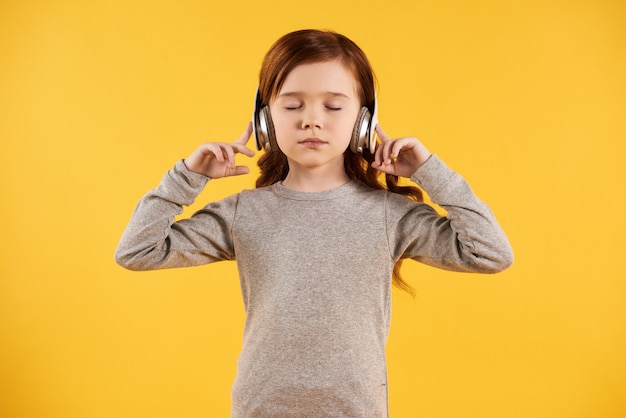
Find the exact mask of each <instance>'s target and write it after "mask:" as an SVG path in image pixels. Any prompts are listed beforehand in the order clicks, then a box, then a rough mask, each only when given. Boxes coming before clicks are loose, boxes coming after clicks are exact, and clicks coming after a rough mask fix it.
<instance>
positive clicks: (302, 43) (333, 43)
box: [256, 29, 423, 294]
mask: <svg viewBox="0 0 626 418" xmlns="http://www.w3.org/2000/svg"><path fill="white" fill-rule="evenodd" d="M333 60H339V62H341V63H342V64H343V65H344V66H345V67H346V68H347V69H348V70H350V71H351V72H352V74H353V75H354V78H355V79H356V81H357V85H358V89H359V96H360V99H361V103H362V105H363V106H367V107H368V108H369V109H370V110H372V109H373V107H374V101H375V100H376V92H375V77H374V71H373V70H372V67H371V65H370V62H369V60H368V59H367V57H366V56H365V53H364V52H363V51H362V50H361V48H359V46H358V45H356V44H355V43H354V42H353V41H352V40H350V39H349V38H347V37H345V36H344V35H341V34H339V33H336V32H332V31H321V30H314V29H306V30H299V31H295V32H291V33H288V34H286V35H284V36H282V37H281V38H280V39H278V40H277V41H276V42H275V43H274V44H273V45H272V46H271V47H270V49H269V51H268V52H267V54H266V55H265V58H264V59H263V63H262V65H261V72H260V77H259V93H260V95H261V101H262V102H263V104H264V105H268V104H269V103H270V102H271V101H272V100H273V99H274V98H275V97H276V96H277V95H278V93H279V92H280V89H281V88H282V86H283V84H284V82H285V79H286V78H287V75H289V73H290V72H291V71H292V70H293V69H294V68H295V67H297V66H298V65H301V64H309V63H314V62H325V61H333ZM372 161H374V155H373V154H370V153H367V152H365V153H363V154H355V153H353V152H351V151H350V150H349V149H348V150H346V152H345V154H344V167H345V170H346V174H347V175H348V177H350V178H351V179H356V180H359V181H360V182H362V183H364V184H366V185H368V186H369V187H371V188H373V189H379V190H382V189H387V190H389V191H390V192H393V193H399V194H402V195H404V196H407V197H408V198H411V199H414V200H416V201H420V202H421V201H422V200H423V197H422V192H421V190H420V189H419V188H417V187H413V186H400V185H399V184H398V177H397V176H392V175H390V174H385V181H384V183H383V182H382V181H381V177H382V176H381V172H380V171H378V170H376V169H374V168H372V166H371V163H372ZM258 165H259V168H260V170H261V174H260V176H259V178H258V179H257V181H256V187H265V186H269V185H272V184H274V183H276V182H278V181H282V180H284V179H285V178H286V177H287V173H288V172H289V164H288V162H287V157H286V156H285V154H283V152H282V151H281V150H280V149H279V150H275V151H272V152H266V153H264V154H263V155H262V156H261V157H260V158H259V162H258ZM401 263H402V262H401V261H398V262H397V263H396V265H395V266H394V269H393V283H394V285H396V286H397V287H399V288H401V289H404V290H406V291H407V292H409V293H411V294H414V293H415V292H414V290H413V288H412V287H411V286H410V285H409V284H408V283H406V282H405V281H404V280H403V279H402V277H401V276H400V265H401Z"/></svg>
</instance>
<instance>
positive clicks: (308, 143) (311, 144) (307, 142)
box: [298, 138, 327, 148]
mask: <svg viewBox="0 0 626 418" xmlns="http://www.w3.org/2000/svg"><path fill="white" fill-rule="evenodd" d="M298 144H300V145H304V146H305V147H307V148H320V147H322V146H324V145H326V144H327V142H326V141H323V140H321V139H319V138H306V139H303V140H302V141H299V142H298Z"/></svg>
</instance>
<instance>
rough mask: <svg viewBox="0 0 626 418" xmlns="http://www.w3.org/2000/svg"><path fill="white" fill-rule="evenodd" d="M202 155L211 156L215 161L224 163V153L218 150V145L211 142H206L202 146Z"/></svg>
mask: <svg viewBox="0 0 626 418" xmlns="http://www.w3.org/2000/svg"><path fill="white" fill-rule="evenodd" d="M202 145H203V146H202V153H203V154H212V155H213V156H214V157H215V159H216V160H217V161H219V162H220V163H222V162H224V153H223V151H222V149H221V148H220V145H219V144H217V143H213V142H206V143H204V144H202Z"/></svg>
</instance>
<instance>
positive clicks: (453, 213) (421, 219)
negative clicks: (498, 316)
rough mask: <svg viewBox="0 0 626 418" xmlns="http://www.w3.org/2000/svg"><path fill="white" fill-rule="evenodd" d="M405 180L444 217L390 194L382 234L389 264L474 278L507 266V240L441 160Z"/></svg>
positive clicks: (509, 251)
mask: <svg viewBox="0 0 626 418" xmlns="http://www.w3.org/2000/svg"><path fill="white" fill-rule="evenodd" d="M411 180H412V181H413V182H415V183H416V184H418V185H419V186H420V187H422V188H423V189H424V190H425V191H426V193H428V195H429V196H430V198H431V200H432V201H433V202H434V203H436V204H437V205H439V206H441V207H442V208H444V209H445V210H446V211H447V215H446V216H441V215H439V214H438V213H437V212H436V211H435V210H434V209H433V208H432V207H430V206H429V205H426V204H424V203H416V202H413V201H410V200H409V199H406V198H403V197H402V196H399V197H400V198H401V199H399V198H397V197H395V196H391V195H390V200H389V201H388V203H387V228H388V229H387V230H388V234H389V242H390V247H391V252H392V257H393V258H394V259H396V260H398V259H400V258H412V259H414V260H417V261H420V262H423V263H425V264H429V265H432V266H435V267H439V268H443V269H447V270H454V271H466V272H479V273H496V272H499V271H502V270H505V269H506V268H508V267H509V266H510V265H511V264H512V263H513V251H512V249H511V246H510V244H509V241H508V239H507V237H506V235H505V234H504V232H503V231H502V229H501V228H500V225H499V224H498V222H497V221H496V219H495V217H494V215H493V213H492V212H491V210H490V209H489V207H488V206H487V205H486V204H485V203H483V202H482V201H481V200H479V199H478V197H476V195H475V194H474V193H473V191H472V190H471V188H470V186H469V184H468V183H467V182H466V181H465V180H464V179H463V178H462V177H461V176H460V175H459V174H457V173H455V172H454V171H452V170H451V169H450V168H448V166H447V165H446V164H445V163H444V162H443V161H442V160H441V159H439V158H438V157H437V156H436V155H432V156H431V157H430V158H429V159H428V160H427V161H426V162H425V163H424V164H423V165H422V166H421V167H420V168H419V169H418V170H417V171H416V172H415V173H414V174H413V176H412V177H411Z"/></svg>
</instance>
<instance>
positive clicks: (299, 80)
mask: <svg viewBox="0 0 626 418" xmlns="http://www.w3.org/2000/svg"><path fill="white" fill-rule="evenodd" d="M328 92H332V93H341V94H344V95H347V96H350V97H353V96H356V95H357V92H358V83H357V81H356V78H355V77H354V74H353V72H352V71H351V70H350V69H348V68H346V67H345V66H344V65H343V64H342V63H341V62H339V61H338V60H335V61H323V62H313V63H307V64H300V65H298V66H296V67H295V68H294V69H293V70H291V72H290V73H289V74H288V75H287V77H286V78H285V82H284V83H283V85H282V87H281V89H280V91H279V92H278V95H282V94H293V93H300V94H319V93H328Z"/></svg>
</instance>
